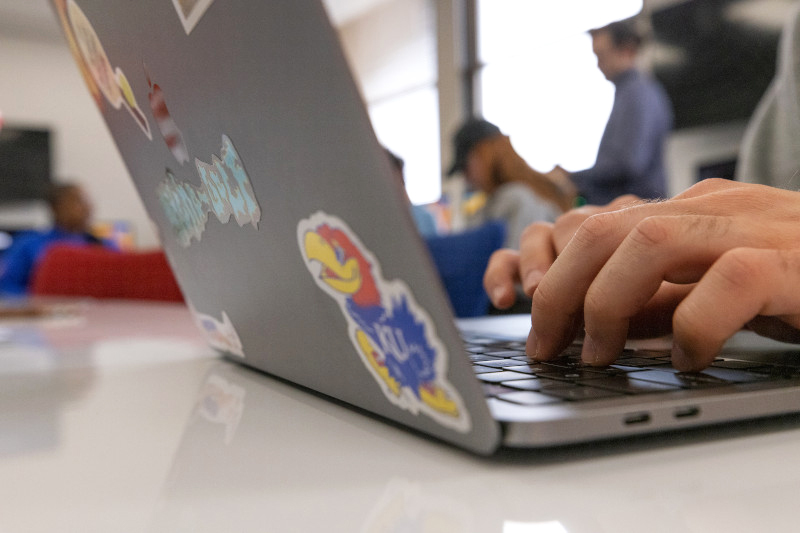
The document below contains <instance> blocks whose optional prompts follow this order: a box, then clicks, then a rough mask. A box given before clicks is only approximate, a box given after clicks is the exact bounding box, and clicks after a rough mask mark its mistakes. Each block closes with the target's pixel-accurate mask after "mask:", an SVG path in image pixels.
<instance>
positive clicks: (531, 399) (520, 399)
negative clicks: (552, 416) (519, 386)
mask: <svg viewBox="0 0 800 533" xmlns="http://www.w3.org/2000/svg"><path fill="white" fill-rule="evenodd" d="M498 398H500V399H501V400H505V401H507V402H513V403H519V404H522V405H542V404H545V403H553V402H557V401H559V399H558V398H556V397H554V396H548V395H547V394H541V393H539V392H533V391H516V392H509V393H507V394H500V395H498Z"/></svg>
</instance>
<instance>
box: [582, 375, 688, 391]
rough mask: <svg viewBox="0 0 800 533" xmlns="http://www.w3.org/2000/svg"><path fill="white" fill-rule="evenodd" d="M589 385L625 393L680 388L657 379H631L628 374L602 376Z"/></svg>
mask: <svg viewBox="0 0 800 533" xmlns="http://www.w3.org/2000/svg"><path fill="white" fill-rule="evenodd" d="M588 385H591V386H592V387H598V388H602V389H608V390H612V391H616V392H622V393H625V394H648V393H652V392H669V391H676V390H680V387H678V386H676V385H667V384H664V383H656V382H655V381H646V380H638V379H630V378H629V377H628V376H626V375H619V376H601V378H600V379H593V380H591V381H590V382H589V383H588Z"/></svg>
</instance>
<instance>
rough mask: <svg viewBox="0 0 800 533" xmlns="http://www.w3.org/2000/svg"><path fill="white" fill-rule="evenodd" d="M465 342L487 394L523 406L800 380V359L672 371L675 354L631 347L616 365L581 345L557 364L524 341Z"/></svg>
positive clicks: (731, 361) (717, 364)
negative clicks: (595, 361)
mask: <svg viewBox="0 0 800 533" xmlns="http://www.w3.org/2000/svg"><path fill="white" fill-rule="evenodd" d="M464 340H465V348H466V351H467V354H468V356H469V358H470V359H471V360H472V363H473V367H474V369H475V373H476V375H477V377H478V379H479V380H480V381H481V382H482V383H483V388H484V392H485V394H486V396H487V397H489V398H495V399H499V400H503V401H505V402H511V403H513V404H519V405H541V404H546V403H554V402H561V401H569V402H583V401H591V400H601V399H609V398H615V397H622V396H629V395H638V394H658V393H665V392H674V391H679V390H694V389H707V388H720V387H735V386H737V385H742V384H752V383H759V382H766V381H783V380H800V359H799V360H798V361H797V366H779V365H773V364H766V363H759V362H752V361H742V360H737V359H727V358H718V359H716V360H715V361H714V362H713V364H712V365H711V366H710V367H709V368H708V369H706V370H704V371H702V372H678V371H677V370H675V369H674V368H672V364H671V362H670V353H669V350H663V351H655V350H629V349H626V350H623V352H622V353H621V354H620V356H619V358H618V359H617V360H616V362H615V363H614V364H613V365H610V366H608V367H590V366H586V365H584V364H583V363H582V362H581V358H580V352H581V346H580V345H573V346H571V347H569V348H568V349H567V350H565V351H564V353H563V354H562V355H561V356H559V357H558V358H556V359H553V360H551V361H547V362H534V361H531V360H530V359H529V358H528V356H527V355H525V345H524V343H522V342H517V341H512V342H509V341H498V340H496V339H490V338H478V337H468V338H465V339H464Z"/></svg>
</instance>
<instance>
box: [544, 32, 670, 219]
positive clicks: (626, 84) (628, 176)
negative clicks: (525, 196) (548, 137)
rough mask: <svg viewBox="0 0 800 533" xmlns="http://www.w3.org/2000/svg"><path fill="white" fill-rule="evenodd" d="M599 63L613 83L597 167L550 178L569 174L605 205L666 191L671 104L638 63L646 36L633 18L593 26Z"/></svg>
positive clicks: (583, 192)
mask: <svg viewBox="0 0 800 533" xmlns="http://www.w3.org/2000/svg"><path fill="white" fill-rule="evenodd" d="M589 33H590V35H591V37H592V51H593V52H594V54H595V56H596V57H597V68H598V69H599V70H600V72H602V73H603V76H605V78H606V79H607V80H609V81H610V82H612V83H613V84H614V86H615V93H614V104H613V106H612V108H611V114H610V116H609V117H608V122H607V123H606V127H605V130H604V132H603V136H602V138H601V140H600V146H599V147H598V150H597V159H596V160H595V164H594V166H593V167H591V168H588V169H586V170H582V171H579V172H572V173H570V172H567V171H566V170H564V169H563V168H561V167H560V166H556V168H554V169H553V170H552V171H550V172H549V173H548V175H549V176H550V177H551V178H556V179H561V180H565V179H569V180H570V181H571V182H572V183H573V184H574V186H575V187H576V188H577V190H578V194H579V195H580V196H581V197H582V198H584V199H585V202H586V203H589V204H596V205H602V204H605V203H608V202H610V201H612V200H613V199H614V198H617V197H618V196H622V195H624V194H635V195H637V196H639V197H640V198H647V199H655V198H665V197H667V178H666V170H665V168H664V142H665V140H666V138H667V135H668V134H669V132H670V131H671V129H672V123H673V113H672V105H671V104H670V102H669V99H668V98H667V95H666V93H665V92H664V89H663V88H662V87H661V85H660V84H659V83H658V82H657V81H655V80H654V79H652V78H650V77H649V76H647V75H645V74H644V73H642V72H640V71H639V70H638V69H637V68H636V58H637V55H638V52H639V48H640V46H641V43H642V38H641V36H640V35H639V34H638V32H637V31H636V28H635V27H634V24H633V22H632V21H631V20H625V21H619V22H613V23H611V24H609V25H607V26H604V27H602V28H598V29H594V30H590V31H589Z"/></svg>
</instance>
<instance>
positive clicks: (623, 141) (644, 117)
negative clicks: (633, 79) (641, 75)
mask: <svg viewBox="0 0 800 533" xmlns="http://www.w3.org/2000/svg"><path fill="white" fill-rule="evenodd" d="M620 90H621V92H620V94H619V95H617V98H616V100H615V102H614V107H613V109H612V112H611V116H610V117H609V119H608V124H607V126H606V131H605V132H604V133H603V139H602V141H601V142H600V147H599V149H598V151H597V160H596V162H595V164H594V166H593V167H592V168H589V169H586V170H582V171H579V172H575V173H573V174H572V175H571V179H572V181H573V183H575V185H576V186H577V187H578V189H579V190H583V189H584V188H587V189H591V188H594V187H596V186H603V185H610V184H613V183H617V182H621V181H624V180H626V179H628V178H630V177H635V176H641V175H643V174H644V173H645V172H646V171H647V169H648V165H649V164H650V162H651V161H652V160H653V159H654V158H655V157H656V154H657V152H658V151H659V150H660V149H661V146H660V143H661V140H662V137H663V135H664V133H665V131H667V130H669V129H670V127H671V123H672V118H671V115H670V112H669V111H668V110H667V108H666V106H665V103H664V101H663V98H662V97H661V95H660V94H659V93H658V91H657V89H655V88H654V87H648V86H646V85H643V84H637V85H635V86H630V87H624V88H620Z"/></svg>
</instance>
